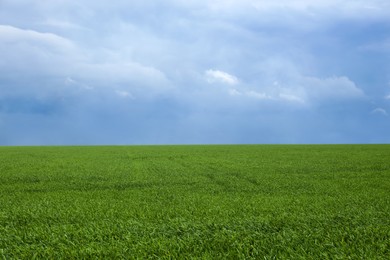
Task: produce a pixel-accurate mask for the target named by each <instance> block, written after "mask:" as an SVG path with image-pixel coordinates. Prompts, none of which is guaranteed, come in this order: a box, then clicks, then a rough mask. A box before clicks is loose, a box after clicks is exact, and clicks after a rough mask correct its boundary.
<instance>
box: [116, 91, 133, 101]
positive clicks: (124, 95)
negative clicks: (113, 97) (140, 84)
mask: <svg viewBox="0 0 390 260" xmlns="http://www.w3.org/2000/svg"><path fill="white" fill-rule="evenodd" d="M115 93H116V94H117V95H118V96H120V97H122V98H129V99H135V97H134V96H133V95H132V94H131V93H130V92H128V91H124V90H116V91H115Z"/></svg>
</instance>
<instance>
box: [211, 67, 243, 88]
mask: <svg viewBox="0 0 390 260" xmlns="http://www.w3.org/2000/svg"><path fill="white" fill-rule="evenodd" d="M205 76H206V80H207V81H208V82H209V83H213V82H221V83H225V84H228V85H236V84H238V83H239V81H238V78H237V77H235V76H233V75H231V74H229V73H227V72H224V71H221V70H212V69H210V70H206V72H205Z"/></svg>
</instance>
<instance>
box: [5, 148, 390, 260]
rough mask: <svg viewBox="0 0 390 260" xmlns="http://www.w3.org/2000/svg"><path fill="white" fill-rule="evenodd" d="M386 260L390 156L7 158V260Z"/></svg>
mask: <svg viewBox="0 0 390 260" xmlns="http://www.w3.org/2000/svg"><path fill="white" fill-rule="evenodd" d="M34 257H36V258H46V259H58V258H67V259H69V258H78V259H79V258H91V257H102V258H103V257H104V258H179V257H180V258H184V257H187V258H188V257H194V258H212V259H218V258H221V259H226V258H228V259H229V258H231V259H244V258H246V259H248V258H256V259H259V258H262V259H273V258H277V259H280V258H290V259H297V258H302V259H327V258H332V259H341V258H352V259H360V258H362V259H389V258H390V145H237V146H228V145H223V146H116V147H110V146H105V147H0V258H3V259H14V258H22V259H32V258H34Z"/></svg>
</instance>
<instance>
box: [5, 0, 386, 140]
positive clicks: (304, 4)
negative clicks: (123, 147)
mask: <svg viewBox="0 0 390 260" xmlns="http://www.w3.org/2000/svg"><path fill="white" fill-rule="evenodd" d="M200 143H204V144H214V143H222V144H224V143H390V1H388V0H214V1H209V0H207V1H206V0H196V1H195V0H154V1H148V0H143V1H141V0H126V1H125V0H113V1H100V0H83V1H76V0H41V1H37V0H0V145H72V144H200Z"/></svg>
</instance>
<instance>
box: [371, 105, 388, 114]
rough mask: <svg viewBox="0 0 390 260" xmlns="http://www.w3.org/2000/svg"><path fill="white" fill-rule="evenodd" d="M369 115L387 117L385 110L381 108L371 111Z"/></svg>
mask: <svg viewBox="0 0 390 260" xmlns="http://www.w3.org/2000/svg"><path fill="white" fill-rule="evenodd" d="M371 114H377V115H382V116H388V113H387V111H386V110H385V109H383V108H380V107H378V108H375V109H374V110H372V111H371Z"/></svg>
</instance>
